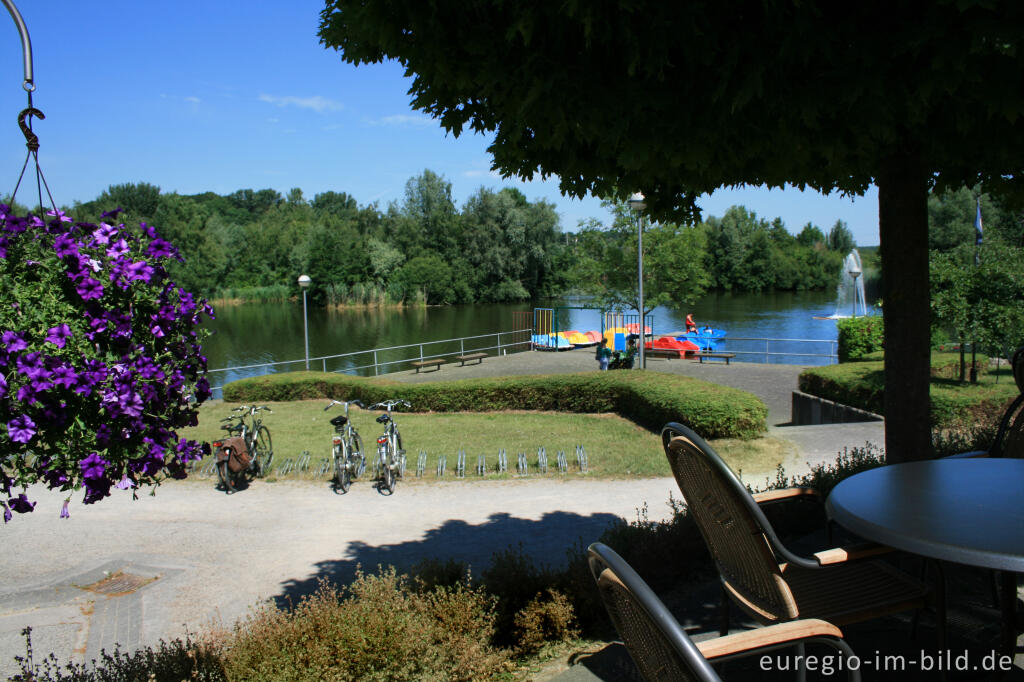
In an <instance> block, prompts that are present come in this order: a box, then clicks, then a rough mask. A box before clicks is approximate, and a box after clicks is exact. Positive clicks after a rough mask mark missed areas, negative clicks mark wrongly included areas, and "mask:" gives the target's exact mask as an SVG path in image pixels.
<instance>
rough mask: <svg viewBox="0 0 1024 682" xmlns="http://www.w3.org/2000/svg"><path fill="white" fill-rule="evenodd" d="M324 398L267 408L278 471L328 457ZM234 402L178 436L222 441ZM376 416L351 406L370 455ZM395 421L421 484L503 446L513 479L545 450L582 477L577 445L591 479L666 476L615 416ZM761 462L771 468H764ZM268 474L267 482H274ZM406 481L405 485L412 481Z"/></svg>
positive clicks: (759, 449)
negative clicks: (521, 457)
mask: <svg viewBox="0 0 1024 682" xmlns="http://www.w3.org/2000/svg"><path fill="white" fill-rule="evenodd" d="M328 403H329V401H327V400H300V401H289V402H272V403H267V405H268V406H269V407H270V408H271V410H272V411H273V412H272V413H269V414H268V413H266V412H263V413H261V415H262V416H263V417H264V424H265V425H266V426H267V427H268V428H269V429H270V431H271V435H272V436H273V441H274V463H275V464H276V465H277V466H278V467H279V466H280V465H281V464H283V462H284V461H285V460H286V459H288V458H298V457H299V456H300V455H301V453H302V452H303V451H308V452H309V453H310V456H311V462H312V466H311V469H312V470H316V469H317V464H318V462H319V461H320V460H325V459H330V456H331V436H332V435H333V432H334V431H333V427H332V426H331V425H330V423H329V420H330V418H331V417H333V416H335V415H337V414H341V413H342V412H341V409H342V408H341V407H340V406H335V407H332V408H331V410H330V411H328V412H324V410H323V408H324V407H325V406H326V405H327V404H328ZM236 406H237V403H225V402H222V401H212V402H211V403H207V404H205V405H203V406H202V407H201V408H200V411H199V426H197V427H195V428H191V429H184V430H183V431H182V432H181V433H180V434H179V435H182V436H184V437H186V438H194V439H196V440H199V441H207V442H209V441H211V440H214V439H216V438H220V437H221V435H222V434H223V431H221V430H220V428H219V427H220V419H222V418H223V417H226V416H227V415H229V414H231V409H232V408H233V407H236ZM378 414H380V412H378V411H373V412H370V411H365V410H360V409H359V408H355V407H353V408H352V410H351V411H350V413H349V416H350V418H351V419H352V423H353V425H354V426H355V427H356V428H357V429H358V430H359V432H360V434H361V435H362V437H363V443H364V446H365V448H366V449H367V450H372V448H373V447H374V444H375V440H376V437H377V436H378V435H379V434H380V433H381V432H382V429H381V427H380V425H379V424H377V423H375V422H374V419H375V418H376V416H377V415H378ZM395 421H396V422H397V423H398V426H399V429H400V430H401V432H402V440H403V444H404V445H405V448H406V451H407V453H408V454H407V459H408V467H409V469H410V470H411V471H413V472H414V471H415V467H416V461H417V456H418V454H419V452H420V451H421V450H422V451H425V452H426V453H427V469H426V470H427V475H426V476H425V477H424V480H425V481H432V480H435V471H436V467H437V461H438V457H439V456H441V455H444V456H445V457H446V458H447V473H446V475H445V478H447V479H452V478H454V472H455V464H456V458H457V453H458V451H459V450H460V449H462V450H464V451H465V452H466V469H467V474H468V475H467V479H473V478H476V474H475V468H476V463H477V457H478V456H479V455H481V454H483V455H485V456H486V460H487V466H488V467H489V469H490V470H491V471H493V470H494V469H495V467H496V465H497V456H498V451H499V450H500V449H502V448H504V450H505V452H506V454H507V456H508V466H509V470H510V475H514V474H515V466H516V460H517V455H518V453H520V452H525V453H526V455H527V459H528V462H529V465H530V475H531V476H535V475H536V474H537V471H536V464H537V450H538V448H541V447H543V448H545V449H546V450H547V456H548V467H549V473H548V475H549V476H557V475H559V474H558V473H557V465H556V455H557V453H558V451H559V450H561V451H563V452H565V455H566V458H567V460H568V462H569V470H570V472H574V475H579V474H578V470H577V469H576V467H575V452H576V446H577V445H582V446H583V447H584V448H585V449H586V452H587V459H588V462H589V471H588V474H587V475H589V476H597V477H610V478H615V477H627V476H669V475H671V471H670V470H669V467H668V463H667V462H666V461H665V455H664V453H663V452H662V449H661V439H660V437H659V435H658V434H655V433H652V432H650V431H647V430H645V429H643V428H641V427H639V426H637V425H636V424H634V423H633V422H630V421H628V420H626V419H623V418H621V417H619V416H617V415H614V414H575V413H553V412H524V411H508V412H483V413H479V412H476V413H470V412H454V413H452V412H449V413H427V414H401V413H395ZM714 445H715V447H716V448H719V450H720V452H721V454H722V456H723V457H724V458H725V459H726V460H727V461H729V463H730V465H732V466H733V467H734V469H736V470H739V469H742V470H743V471H744V472H745V473H746V472H752V473H753V472H759V471H764V472H766V473H767V472H769V471H774V468H775V464H774V461H776V456H777V455H778V452H779V446H778V442H777V441H774V440H773V439H769V438H762V439H759V440H753V441H742V440H733V439H724V440H720V441H714ZM763 462H768V463H767V464H763ZM296 477H297V478H303V477H308V478H312V476H311V475H309V474H306V475H305V476H303V475H301V474H300V475H289V478H296ZM274 478H275V475H274V474H272V475H271V477H270V479H274ZM413 478H414V477H413V476H408V477H407V480H410V481H411V480H412V479H413Z"/></svg>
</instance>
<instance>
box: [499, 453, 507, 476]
mask: <svg viewBox="0 0 1024 682" xmlns="http://www.w3.org/2000/svg"><path fill="white" fill-rule="evenodd" d="M498 473H499V474H506V473H508V455H506V454H505V448H502V449H500V450H498Z"/></svg>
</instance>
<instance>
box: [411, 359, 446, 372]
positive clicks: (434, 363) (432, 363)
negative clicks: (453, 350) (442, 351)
mask: <svg viewBox="0 0 1024 682" xmlns="http://www.w3.org/2000/svg"><path fill="white" fill-rule="evenodd" d="M446 362H448V361H447V360H445V359H443V358H431V359H430V360H417V361H416V362H414V363H412V366H413V367H415V368H416V373H417V374H419V373H420V369H422V368H423V367H436V368H437V369H438V370H440V369H441V365H443V364H444V363H446Z"/></svg>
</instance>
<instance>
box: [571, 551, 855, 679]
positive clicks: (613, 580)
mask: <svg viewBox="0 0 1024 682" xmlns="http://www.w3.org/2000/svg"><path fill="white" fill-rule="evenodd" d="M587 554H588V559H589V562H590V571H591V573H593V575H594V580H596V581H597V586H598V589H599V590H600V592H601V599H602V601H603V602H604V605H605V608H607V609H608V614H609V616H611V619H612V623H613V624H614V625H615V629H616V630H617V631H618V633H619V636H620V637H622V640H623V642H624V643H625V645H626V649H628V650H629V655H630V656H631V657H632V658H633V661H634V662H635V663H636V665H637V668H639V669H640V672H641V674H642V675H643V677H644V679H645V680H658V681H659V682H661V681H664V680H700V681H712V680H720V679H721V678H719V676H718V674H717V673H716V672H715V670H714V669H713V668H712V667H711V663H717V662H721V661H726V660H730V659H733V658H740V657H744V656H752V655H755V654H762V653H765V652H767V651H772V650H775V649H782V648H788V647H797V649H798V653H799V654H801V655H802V654H803V650H802V649H803V646H804V645H805V644H807V643H811V642H817V643H820V644H825V645H827V646H831V647H833V648H835V649H838V650H839V654H840V655H841V656H842V657H843V658H845V659H847V660H849V659H850V658H852V657H853V655H854V654H853V651H852V650H851V649H850V647H849V645H848V644H846V642H844V641H843V639H842V637H843V633H842V632H841V631H840V630H839V628H837V627H836V626H834V625H832V624H831V623H826V622H825V621H822V620H797V621H791V622H788V623H780V624H778V625H770V626H768V627H764V628H758V629H755V630H747V631H745V632H739V633H736V634H733V635H728V636H726V637H718V638H716V639H710V640H706V641H702V642H693V641H692V640H691V639H690V638H689V636H688V635H687V634H686V632H685V631H684V630H683V628H682V627H681V626H680V625H679V623H678V622H677V621H676V619H675V618H674V617H673V616H672V614H671V613H669V611H668V609H667V608H665V605H664V604H663V603H662V602H661V600H660V599H658V597H657V596H656V595H655V594H654V592H653V591H651V588H650V587H648V586H647V583H645V582H644V581H643V579H642V578H641V577H640V576H639V575H637V573H636V571H634V570H633V568H632V567H631V566H630V565H629V564H627V563H626V562H625V560H623V559H622V557H620V556H619V555H618V554H616V553H615V551H614V550H612V549H611V548H610V547H608V546H607V545H603V544H601V543H594V544H592V545H591V546H590V547H589V548H588V550H587ZM801 660H802V657H801ZM848 674H849V679H851V680H859V679H860V673H859V672H858V671H856V670H848Z"/></svg>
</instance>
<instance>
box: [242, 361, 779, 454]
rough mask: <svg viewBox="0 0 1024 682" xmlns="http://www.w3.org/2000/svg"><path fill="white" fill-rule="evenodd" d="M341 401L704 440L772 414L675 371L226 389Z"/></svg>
mask: <svg viewBox="0 0 1024 682" xmlns="http://www.w3.org/2000/svg"><path fill="white" fill-rule="evenodd" d="M314 398H334V399H337V400H355V399H360V400H362V401H363V402H364V403H366V404H367V405H369V404H370V403H373V402H378V401H382V400H387V399H392V398H394V399H403V400H408V401H409V402H410V403H412V405H413V408H414V409H415V410H416V411H433V412H490V411H496V410H552V411H560V412H581V413H596V412H616V413H618V414H619V415H621V416H623V417H625V418H627V419H631V420H632V421H634V422H636V423H637V424H639V425H641V426H643V427H645V428H648V429H651V430H658V429H660V428H661V427H662V426H663V425H664V424H665V423H666V422H670V421H676V422H680V423H683V424H686V425H687V426H690V427H691V428H693V429H694V430H696V431H698V432H699V433H701V434H702V435H704V437H705V438H745V439H749V438H756V437H757V436H759V435H760V434H761V433H763V432H764V430H765V428H766V427H765V421H766V419H767V414H768V409H767V408H766V407H765V406H764V403H762V402H761V400H760V399H758V398H757V397H756V396H754V395H752V394H750V393H747V392H746V391H741V390H738V389H734V388H729V387H727V386H718V385H715V384H711V383H708V382H706V381H701V380H699V379H693V378H690V377H681V376H674V375H668V374H659V373H654V372H652V373H647V372H600V373H597V372H587V373H579V374H558V375H541V376H523V377H497V378H488V379H465V380H462V381H438V382H430V383H427V384H405V383H399V382H395V381H390V380H387V379H379V378H368V377H357V376H350V375H344V374H330V373H328V374H324V373H319V372H289V373H287V374H274V375H268V376H261V377H252V378H249V379H242V380H240V381H235V382H232V383H230V384H227V385H226V386H225V387H224V400H226V401H229V402H261V401H282V400H308V399H314Z"/></svg>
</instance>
